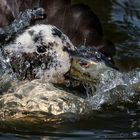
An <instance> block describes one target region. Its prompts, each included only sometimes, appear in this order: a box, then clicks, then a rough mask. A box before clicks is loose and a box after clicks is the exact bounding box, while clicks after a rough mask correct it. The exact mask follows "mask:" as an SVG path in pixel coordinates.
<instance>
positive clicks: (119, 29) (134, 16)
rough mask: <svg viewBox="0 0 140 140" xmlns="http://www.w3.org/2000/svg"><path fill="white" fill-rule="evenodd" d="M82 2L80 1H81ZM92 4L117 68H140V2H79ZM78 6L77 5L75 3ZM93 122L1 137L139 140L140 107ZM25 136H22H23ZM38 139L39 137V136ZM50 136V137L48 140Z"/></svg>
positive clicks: (110, 0)
mask: <svg viewBox="0 0 140 140" xmlns="http://www.w3.org/2000/svg"><path fill="white" fill-rule="evenodd" d="M77 1H78V0H77ZM79 1H82V2H84V3H87V4H89V5H90V6H91V7H92V9H93V10H94V11H95V12H96V13H97V15H98V16H99V18H100V19H101V20H102V24H103V26H104V27H103V28H104V32H105V36H106V37H107V38H109V39H110V40H112V41H114V42H115V44H116V47H117V55H116V57H115V60H116V64H117V65H118V66H119V67H120V69H121V70H125V71H130V70H132V69H133V68H137V67H139V66H140V61H139V60H140V39H139V35H140V24H139V22H140V1H139V0H106V1H103V0H98V1H97V0H94V1H93V0H86V2H85V0H79ZM74 2H75V1H74ZM139 104H140V103H139ZM88 120H89V121H81V122H76V123H71V124H69V123H68V124H64V125H60V124H58V125H57V124H56V125H55V126H53V129H50V130H49V129H48V128H46V127H44V128H43V129H41V131H40V132H38V133H36V132H35V131H34V130H33V132H26V133H25V135H23V132H20V131H18V130H16V128H15V131H16V132H18V135H11V134H2V133H1V134H0V138H2V139H4V140H8V139H13V140H21V139H33V140H36V139H37V140H38V139H39V140H52V139H61V140H74V139H86V140H87V139H93V138H95V139H131V138H132V139H134V138H135V139H139V137H140V131H139V130H140V107H139V106H137V107H134V108H132V109H129V110H126V112H125V113H124V112H123V113H121V112H115V113H113V112H108V113H106V114H103V113H102V114H97V115H95V116H94V117H93V118H89V119H88ZM20 134H21V135H20ZM36 135H37V136H36ZM46 135H47V136H46Z"/></svg>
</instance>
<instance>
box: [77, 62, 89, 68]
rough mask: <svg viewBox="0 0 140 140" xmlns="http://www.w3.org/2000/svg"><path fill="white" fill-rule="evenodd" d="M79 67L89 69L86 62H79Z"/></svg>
mask: <svg viewBox="0 0 140 140" xmlns="http://www.w3.org/2000/svg"><path fill="white" fill-rule="evenodd" d="M79 65H80V66H81V67H83V68H88V67H89V63H88V62H86V61H80V62H79Z"/></svg>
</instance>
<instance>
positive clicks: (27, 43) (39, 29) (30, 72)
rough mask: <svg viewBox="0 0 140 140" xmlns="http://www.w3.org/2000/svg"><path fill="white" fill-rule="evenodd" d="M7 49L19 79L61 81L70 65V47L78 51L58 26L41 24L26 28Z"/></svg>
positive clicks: (71, 49)
mask: <svg viewBox="0 0 140 140" xmlns="http://www.w3.org/2000/svg"><path fill="white" fill-rule="evenodd" d="M4 50H5V52H6V53H7V55H8V56H9V57H10V63H11V65H12V68H13V71H14V72H15V73H16V74H17V77H18V78H19V79H21V80H23V79H34V78H41V79H45V81H49V82H53V83H56V82H57V83H61V82H62V81H63V78H64V77H63V76H64V74H65V73H66V72H68V71H69V69H70V65H71V62H70V61H71V60H70V56H69V52H68V51H75V47H74V46H73V44H72V43H71V42H70V40H69V38H68V37H67V36H66V35H65V34H63V33H62V32H61V31H60V30H59V29H57V28H56V27H55V26H52V25H43V24H42V25H35V26H33V27H30V28H29V29H27V30H25V31H24V32H23V33H22V34H21V35H18V36H17V38H16V39H15V40H14V41H13V43H10V44H9V45H6V46H5V47H4Z"/></svg>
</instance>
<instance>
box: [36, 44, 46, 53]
mask: <svg viewBox="0 0 140 140" xmlns="http://www.w3.org/2000/svg"><path fill="white" fill-rule="evenodd" d="M37 52H38V53H44V52H46V48H45V47H44V46H38V47H37Z"/></svg>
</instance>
